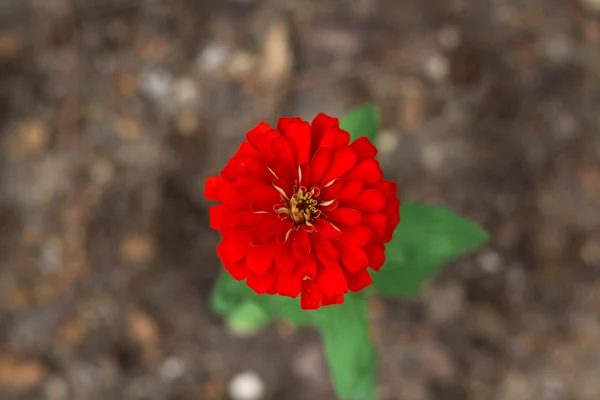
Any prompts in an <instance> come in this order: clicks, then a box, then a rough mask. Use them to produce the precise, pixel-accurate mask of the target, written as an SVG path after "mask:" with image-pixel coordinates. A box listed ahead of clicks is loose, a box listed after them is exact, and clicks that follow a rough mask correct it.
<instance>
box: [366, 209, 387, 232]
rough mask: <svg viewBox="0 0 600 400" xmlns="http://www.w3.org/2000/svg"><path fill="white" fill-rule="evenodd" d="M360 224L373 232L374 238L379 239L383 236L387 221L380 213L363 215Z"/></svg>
mask: <svg viewBox="0 0 600 400" xmlns="http://www.w3.org/2000/svg"><path fill="white" fill-rule="evenodd" d="M362 223H363V225H366V226H367V227H368V228H369V229H370V230H371V231H373V234H374V235H375V237H376V238H381V237H383V236H384V235H385V232H386V229H387V226H388V219H387V217H386V216H385V215H384V214H382V213H375V214H363V217H362Z"/></svg>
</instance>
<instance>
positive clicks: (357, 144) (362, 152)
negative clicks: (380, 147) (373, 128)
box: [350, 136, 377, 161]
mask: <svg viewBox="0 0 600 400" xmlns="http://www.w3.org/2000/svg"><path fill="white" fill-rule="evenodd" d="M350 146H351V147H352V148H353V149H354V151H356V153H357V154H358V159H359V160H361V161H362V160H367V159H373V158H375V156H376V155H377V147H375V146H374V145H373V143H371V141H370V140H369V139H368V138H367V137H365V136H361V137H359V138H358V139H356V140H355V141H354V142H352V144H351V145H350Z"/></svg>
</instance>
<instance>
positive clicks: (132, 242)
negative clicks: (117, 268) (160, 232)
mask: <svg viewBox="0 0 600 400" xmlns="http://www.w3.org/2000/svg"><path fill="white" fill-rule="evenodd" d="M120 253H121V258H122V259H123V261H125V262H128V263H143V262H148V261H151V260H152V259H153V258H154V256H155V253H156V246H155V245H154V239H153V238H152V237H150V236H147V235H141V234H134V235H131V236H129V237H127V238H125V240H123V242H121V251H120Z"/></svg>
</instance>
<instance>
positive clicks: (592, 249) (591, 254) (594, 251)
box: [580, 239, 600, 265]
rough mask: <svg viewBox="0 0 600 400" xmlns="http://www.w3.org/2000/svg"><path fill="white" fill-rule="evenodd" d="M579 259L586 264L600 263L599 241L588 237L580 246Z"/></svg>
mask: <svg viewBox="0 0 600 400" xmlns="http://www.w3.org/2000/svg"><path fill="white" fill-rule="evenodd" d="M580 254H581V259H582V260H583V262H584V263H586V264H587V265H600V242H598V241H596V240H593V239H589V240H587V241H586V242H585V243H584V244H583V246H582V247H581V252H580Z"/></svg>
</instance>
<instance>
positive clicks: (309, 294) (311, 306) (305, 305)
mask: <svg viewBox="0 0 600 400" xmlns="http://www.w3.org/2000/svg"><path fill="white" fill-rule="evenodd" d="M322 303H323V292H322V291H321V288H320V287H319V285H318V284H317V283H316V282H315V281H314V280H311V279H309V280H306V281H303V282H302V294H301V296H300V308H302V309H303V310H316V309H318V308H319V307H321V304H322Z"/></svg>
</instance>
